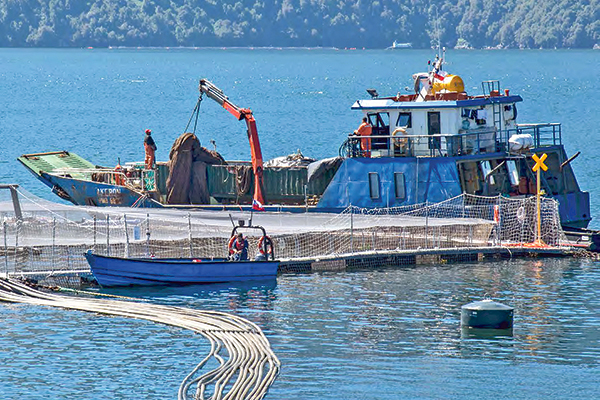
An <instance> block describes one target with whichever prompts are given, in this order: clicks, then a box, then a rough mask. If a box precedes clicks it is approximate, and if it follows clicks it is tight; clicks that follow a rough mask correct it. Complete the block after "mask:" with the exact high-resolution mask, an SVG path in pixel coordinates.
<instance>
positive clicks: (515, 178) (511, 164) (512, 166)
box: [506, 160, 519, 185]
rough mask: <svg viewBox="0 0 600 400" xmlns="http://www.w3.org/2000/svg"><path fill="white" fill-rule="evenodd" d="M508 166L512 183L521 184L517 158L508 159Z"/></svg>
mask: <svg viewBox="0 0 600 400" xmlns="http://www.w3.org/2000/svg"><path fill="white" fill-rule="evenodd" d="M506 168H508V178H509V179H510V184H511V185H518V184H519V172H518V171H517V163H516V162H515V160H508V161H507V162H506Z"/></svg>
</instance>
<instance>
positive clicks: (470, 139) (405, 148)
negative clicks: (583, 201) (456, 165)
mask: <svg viewBox="0 0 600 400" xmlns="http://www.w3.org/2000/svg"><path fill="white" fill-rule="evenodd" d="M516 134H530V135H531V136H532V140H533V147H541V146H552V145H560V144H562V138H561V127H560V124H557V123H552V124H523V125H518V126H517V128H515V129H508V130H503V131H498V130H496V129H495V128H489V127H487V128H483V129H475V130H474V129H471V130H461V131H459V133H457V134H436V135H400V136H398V135H396V136H394V135H371V136H368V137H361V136H356V135H353V134H351V135H349V136H348V138H347V139H346V141H345V142H344V143H343V144H342V146H341V147H340V156H342V157H372V158H376V157H457V156H464V155H472V154H485V153H495V152H508V151H509V146H508V143H509V139H510V138H511V137H512V136H513V135H516ZM361 142H370V151H368V152H367V151H364V150H363V149H362V147H361Z"/></svg>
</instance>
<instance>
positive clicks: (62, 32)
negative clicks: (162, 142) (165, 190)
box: [0, 0, 600, 48]
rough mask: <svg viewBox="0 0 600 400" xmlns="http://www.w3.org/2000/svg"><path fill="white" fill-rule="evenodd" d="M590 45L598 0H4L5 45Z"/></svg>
mask: <svg viewBox="0 0 600 400" xmlns="http://www.w3.org/2000/svg"><path fill="white" fill-rule="evenodd" d="M438 37H439V38H440V39H441V43H442V45H443V46H446V47H455V46H457V45H458V46H460V47H474V48H482V47H495V46H502V47H511V48H515V47H520V48H555V47H557V48H563V47H571V48H575V47H576V48H591V47H592V46H594V45H595V44H597V43H600V0H544V1H539V0H504V1H497V0H439V1H434V0H0V46H3V47H17V46H19V47H25V46H27V47H29V46H31V47H35V46H39V47H72V46H75V47H85V46H100V47H105V46H160V47H165V46H191V47H194V46H278V47H279V46H281V47H284V46H322V47H357V48H362V47H366V48H383V47H387V46H389V45H390V44H391V43H392V42H393V41H394V40H398V41H400V42H410V43H412V44H413V47H416V48H428V47H430V46H432V45H435V44H437V42H438Z"/></svg>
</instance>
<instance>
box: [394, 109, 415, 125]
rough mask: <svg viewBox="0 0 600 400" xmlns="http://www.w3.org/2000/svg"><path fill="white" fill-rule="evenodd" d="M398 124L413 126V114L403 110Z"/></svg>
mask: <svg viewBox="0 0 600 400" xmlns="http://www.w3.org/2000/svg"><path fill="white" fill-rule="evenodd" d="M396 126H404V127H406V128H412V114H411V113H409V112H401V113H400V115H398V120H397V121H396Z"/></svg>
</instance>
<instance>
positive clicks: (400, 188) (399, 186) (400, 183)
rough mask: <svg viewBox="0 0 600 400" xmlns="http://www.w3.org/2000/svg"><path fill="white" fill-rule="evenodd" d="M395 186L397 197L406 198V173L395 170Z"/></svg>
mask: <svg viewBox="0 0 600 400" xmlns="http://www.w3.org/2000/svg"><path fill="white" fill-rule="evenodd" d="M394 188H395V191H396V198H397V199H405V198H406V190H405V186H404V173H402V172H394Z"/></svg>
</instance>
